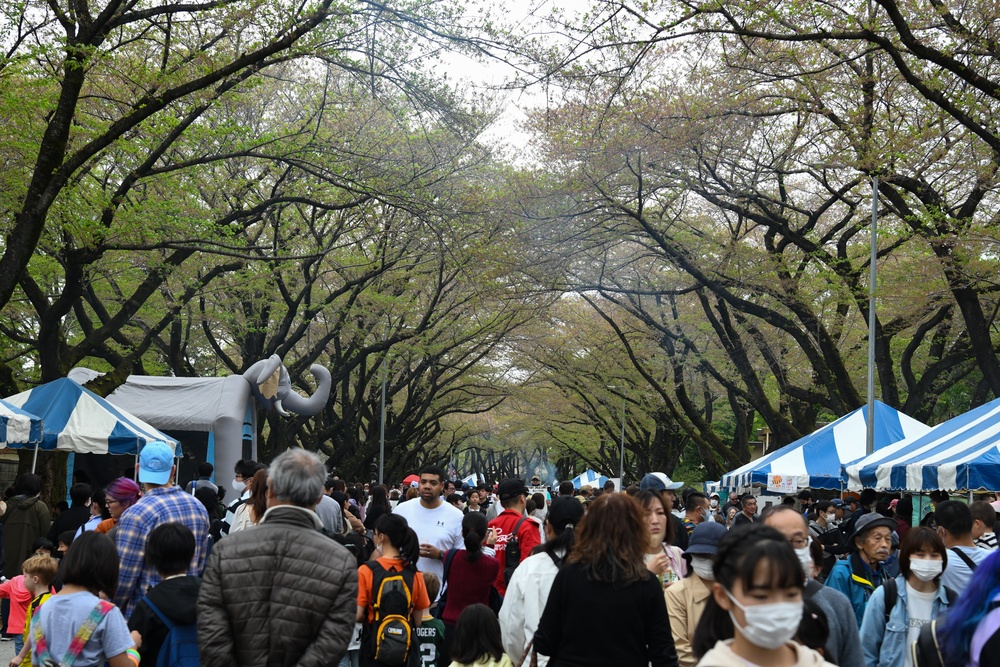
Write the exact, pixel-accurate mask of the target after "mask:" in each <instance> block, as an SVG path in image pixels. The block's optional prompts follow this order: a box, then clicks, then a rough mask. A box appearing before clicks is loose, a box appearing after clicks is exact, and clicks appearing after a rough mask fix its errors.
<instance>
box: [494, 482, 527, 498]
mask: <svg viewBox="0 0 1000 667" xmlns="http://www.w3.org/2000/svg"><path fill="white" fill-rule="evenodd" d="M497 494H498V495H499V496H500V500H511V499H513V498H517V497H518V496H526V495H528V487H527V486H526V485H525V483H524V480H522V479H520V478H511V479H505V480H504V481H502V482H500V485H499V486H498V487H497Z"/></svg>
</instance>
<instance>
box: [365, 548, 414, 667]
mask: <svg viewBox="0 0 1000 667" xmlns="http://www.w3.org/2000/svg"><path fill="white" fill-rule="evenodd" d="M365 565H367V566H368V567H369V568H370V569H371V571H372V602H371V604H372V608H373V610H374V612H375V613H374V615H373V619H372V623H371V626H370V630H369V641H370V645H369V647H368V648H369V650H370V654H371V657H372V658H373V659H374V660H376V661H377V662H378V663H380V664H382V665H405V664H406V662H407V658H408V657H409V655H410V647H411V646H412V645H413V625H412V624H411V622H410V614H411V613H412V612H413V579H414V577H415V575H416V573H415V572H414V571H413V570H411V569H410V568H403V570H401V571H399V572H396V571H395V570H386V569H385V568H384V567H382V565H381V564H380V563H379V562H378V561H377V560H373V561H370V562H368V563H365Z"/></svg>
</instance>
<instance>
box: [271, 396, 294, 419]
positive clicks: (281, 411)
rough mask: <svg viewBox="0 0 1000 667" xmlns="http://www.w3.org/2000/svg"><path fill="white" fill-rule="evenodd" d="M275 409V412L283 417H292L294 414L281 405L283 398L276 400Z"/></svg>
mask: <svg viewBox="0 0 1000 667" xmlns="http://www.w3.org/2000/svg"><path fill="white" fill-rule="evenodd" d="M274 410H275V412H277V413H278V414H279V415H281V416H282V417H291V416H292V414H291V413H290V412H285V409H284V408H283V407H281V399H280V398H279V399H278V400H276V401H275V402H274Z"/></svg>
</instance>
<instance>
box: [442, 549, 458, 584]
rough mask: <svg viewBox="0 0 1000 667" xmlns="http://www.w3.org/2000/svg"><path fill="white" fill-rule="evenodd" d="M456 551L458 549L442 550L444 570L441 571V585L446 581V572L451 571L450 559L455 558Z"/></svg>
mask: <svg viewBox="0 0 1000 667" xmlns="http://www.w3.org/2000/svg"><path fill="white" fill-rule="evenodd" d="M456 553H458V549H448V550H447V551H446V552H444V558H443V561H444V562H443V564H442V566H443V567H444V571H443V572H442V573H441V587H442V588H444V585H445V584H446V583H447V582H448V573H449V572H451V561H453V560H454V559H455V554H456Z"/></svg>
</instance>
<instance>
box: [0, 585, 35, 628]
mask: <svg viewBox="0 0 1000 667" xmlns="http://www.w3.org/2000/svg"><path fill="white" fill-rule="evenodd" d="M0 598H10V617H9V618H8V619H7V634H9V635H21V634H24V615H25V614H26V613H27V612H28V605H29V604H31V599H32V595H31V592H30V591H29V590H28V589H27V588H25V587H24V575H23V574H19V575H17V576H16V577H14V578H13V579H8V580H7V581H5V582H3V583H2V584H0Z"/></svg>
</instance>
